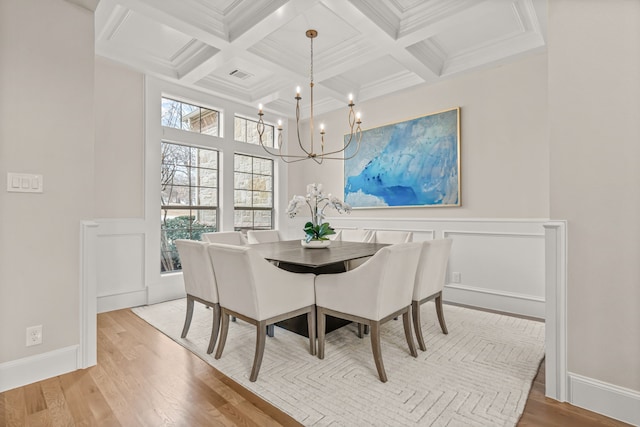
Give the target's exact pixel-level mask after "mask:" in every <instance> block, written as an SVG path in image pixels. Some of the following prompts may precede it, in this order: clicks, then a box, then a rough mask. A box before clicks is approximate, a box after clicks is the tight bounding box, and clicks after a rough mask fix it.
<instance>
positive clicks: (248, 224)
mask: <svg viewBox="0 0 640 427" xmlns="http://www.w3.org/2000/svg"><path fill="white" fill-rule="evenodd" d="M233 228H234V230H236V231H238V230H251V229H253V211H249V210H240V209H238V210H236V211H235V212H234V221H233Z"/></svg>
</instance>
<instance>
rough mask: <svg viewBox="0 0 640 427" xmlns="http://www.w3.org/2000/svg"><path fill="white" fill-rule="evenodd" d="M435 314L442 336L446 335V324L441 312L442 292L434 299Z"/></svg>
mask: <svg viewBox="0 0 640 427" xmlns="http://www.w3.org/2000/svg"><path fill="white" fill-rule="evenodd" d="M436 313H437V314H438V322H440V328H442V333H443V334H448V333H449V331H448V330H447V324H446V323H444V313H443V312H442V292H440V293H439V294H438V296H437V297H436Z"/></svg>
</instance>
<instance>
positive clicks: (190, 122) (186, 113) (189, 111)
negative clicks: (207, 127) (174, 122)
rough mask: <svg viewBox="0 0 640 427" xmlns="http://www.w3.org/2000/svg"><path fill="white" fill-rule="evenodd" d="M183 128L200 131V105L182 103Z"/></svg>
mask: <svg viewBox="0 0 640 427" xmlns="http://www.w3.org/2000/svg"><path fill="white" fill-rule="evenodd" d="M182 129H183V130H188V131H192V132H200V107H198V106H196V105H191V104H185V103H182Z"/></svg>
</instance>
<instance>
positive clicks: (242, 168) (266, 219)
mask: <svg viewBox="0 0 640 427" xmlns="http://www.w3.org/2000/svg"><path fill="white" fill-rule="evenodd" d="M233 164H234V167H233V175H234V179H233V181H234V196H233V201H234V203H233V204H234V224H233V225H234V229H235V230H269V229H272V228H273V160H270V159H263V158H262V157H253V156H248V155H245V154H235V156H234V161H233Z"/></svg>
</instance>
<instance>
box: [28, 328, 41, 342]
mask: <svg viewBox="0 0 640 427" xmlns="http://www.w3.org/2000/svg"><path fill="white" fill-rule="evenodd" d="M38 344H42V325H38V326H30V327H28V328H27V347H31V346H32V345H38Z"/></svg>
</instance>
